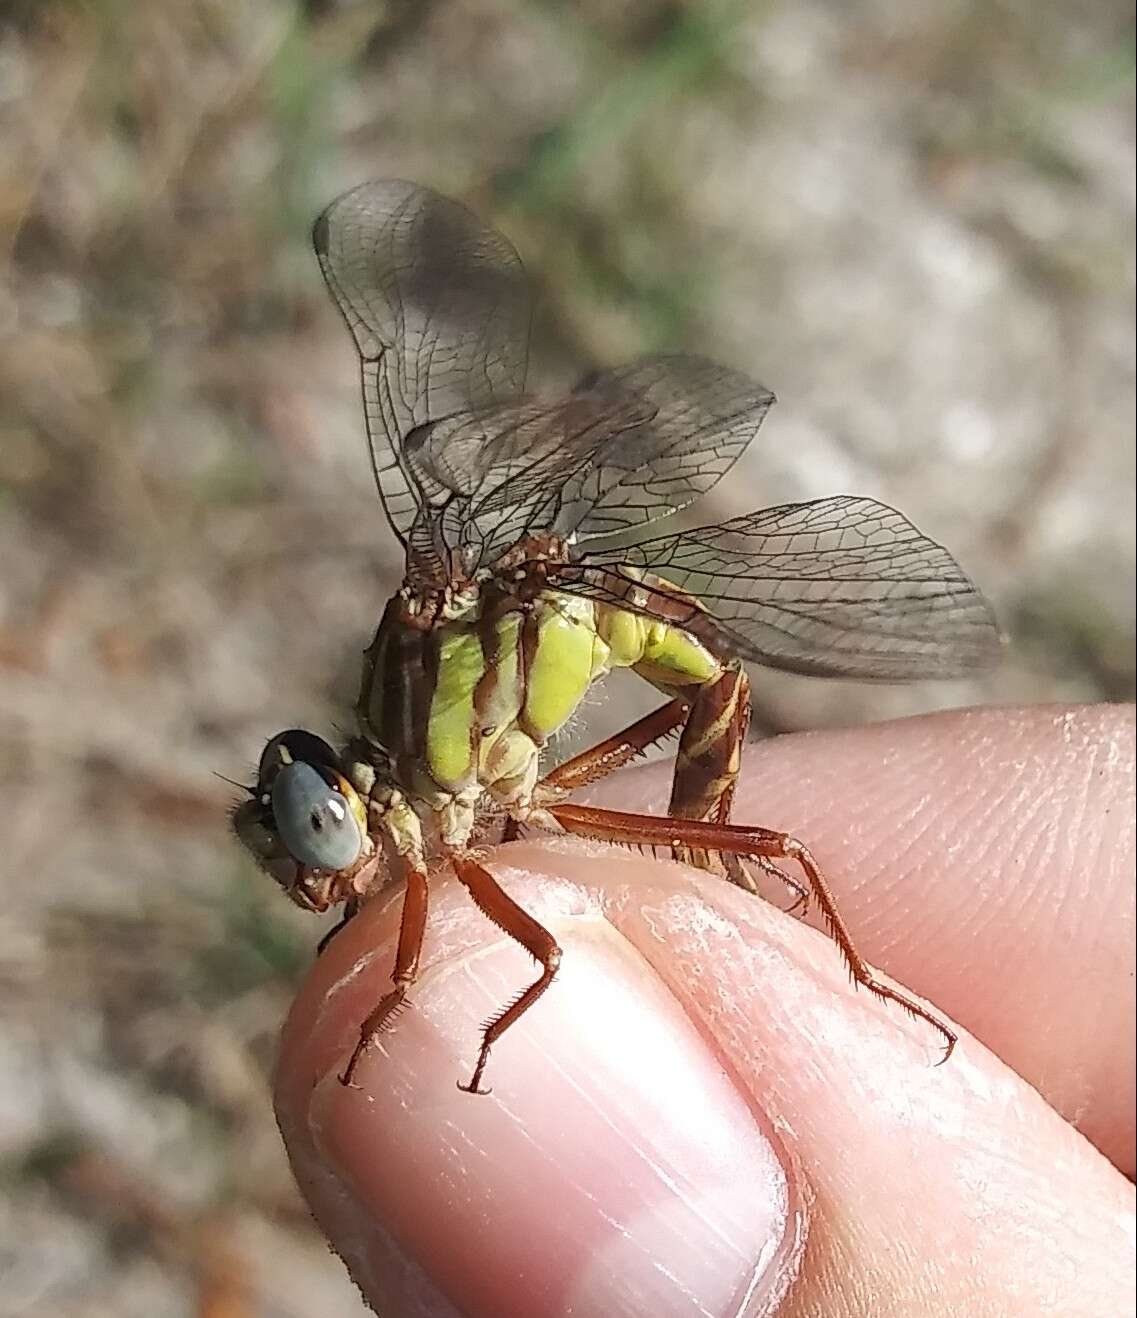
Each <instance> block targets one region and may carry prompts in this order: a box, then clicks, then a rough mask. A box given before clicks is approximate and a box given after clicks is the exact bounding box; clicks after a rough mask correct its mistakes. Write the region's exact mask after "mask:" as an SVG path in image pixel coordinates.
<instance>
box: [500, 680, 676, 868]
mask: <svg viewBox="0 0 1137 1318" xmlns="http://www.w3.org/2000/svg"><path fill="white" fill-rule="evenodd" d="M690 709H691V702H690V701H689V700H682V699H676V700H672V701H669V702H668V703H667V704H666V705H661V706H660V707H659V708H658V709H654V710H652V712H651V713H650V714H646V715H645V716H644V717H643V718H641V719H637V720H636V722H635V723H632V724H630V725H629V726H628V727H626V728H624V730H623V731H622V732H617V733H615V734H614V735H613V736H611V737H608V738H607V739H606V740H605V741H601V742H598V743H597V744H596V745H595V746H590V747H589V748H588V749H587V750H585V751H581V753H580V754H579V755H574V756H573V757H572V759H571V760H566V761H565V762H564V764H558V765H557V767H556V768H555V769H551V770H550V771H549V772H548V773H547V774H546V775H545V776H544V777H543V778H542V779H541V781H540V782H539V783H538V784H537V790H536V791H535V792H534V795H533V804H534V805H543V804H545V803H546V802H547V801H559V800H561V799H562V797H564V796H567V795H568V793H569V792H574V791H576V789H577V788H578V787H587V786H588V784H589V783H595V782H599V781H600V779H601V778H607V776H608V775H609V774H610V773H615V772H616V770H617V769H622V768H623V767H624V765H625V764H629V763H630V762H631V761H632V760H634V759H637V758H638V757H639V756H641V755H642V754H643V753H644V752H645V751H646V750H647V749H648V747H649V746H654V745H655V743H656V742H657V741H662V740H663V739H664V737H669V736H670V735H671V734H672V733H673V732H675V730H676V729H677V728H680V727H682V726H683V720H684V719H685V718H686V717H687V715H688V713H689V712H690ZM520 836H521V825H520V824H519V823H518V822H517V820H516V819H514V818H513V817H512V815H511V816H510V817H509V818H508V819H507V820H506V821H505V830H504V832H503V833H502V837H501V840H502V841H503V842H516V841H517V839H518V838H519V837H520Z"/></svg>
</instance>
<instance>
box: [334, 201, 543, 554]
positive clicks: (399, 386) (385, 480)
mask: <svg viewBox="0 0 1137 1318" xmlns="http://www.w3.org/2000/svg"><path fill="white" fill-rule="evenodd" d="M312 243H313V246H314V247H315V250H316V257H317V259H318V260H319V263H320V269H321V270H322V271H323V274H324V279H325V281H326V283H327V285H328V289H329V291H330V292H331V295H332V297H333V298H334V300H335V302H336V304H337V306H338V307H339V309H340V311H341V312H342V314H343V317H344V320H345V321H346V322H347V327H348V329H349V330H350V331H351V334H352V337H353V338H354V339H355V343H356V347H357V348H358V349H359V356H360V361H361V366H362V375H363V400H364V410H365V412H366V417H367V429H368V434H369V436H370V441H371V456H372V464H373V466H374V469H375V478H376V481H377V482H378V485H379V492H380V495H381V496H382V499H383V505H384V508H385V509H386V511H387V516H388V518H389V520H390V522H391V525H392V527H393V528H394V530H395V532H396V534H398V535H399V537H400V538H401V539H404V540H405V538H406V536H407V533H408V531H409V529H410V527H411V525H412V523H413V522H414V521H415V519H416V517H421V516H422V515H423V513H424V510H425V506H426V500H425V498H424V495H423V492H422V491H421V490H420V489H419V488H418V486H417V482H416V478H415V476H414V473H413V472H412V471H411V470H410V468H409V466H408V463H407V461H406V458H405V451H404V450H405V444H406V440H407V436H408V435H410V434H411V432H412V431H414V429H415V427H417V426H421V425H424V424H426V423H427V422H430V421H434V420H437V419H438V418H440V417H446V416H451V415H453V414H455V413H459V412H465V413H469V412H474V411H479V410H484V409H486V408H488V407H491V406H492V405H494V404H500V403H503V402H506V401H508V400H511V399H514V398H517V397H518V396H519V395H520V394H521V393H522V392H523V390H524V388H525V372H526V365H527V359H528V351H529V321H530V299H529V284H528V280H527V279H526V276H525V271H524V269H523V267H522V265H521V259H520V257H518V255H517V253H516V251H515V250H514V249H513V247H512V245H511V244H510V243H509V242H508V241H507V240H506V239H505V238H503V237H502V236H501V234H499V233H496V232H495V231H494V230H493V229H491V228H489V227H488V226H486V225H484V224H483V223H482V222H481V220H479V219H478V218H477V216H475V215H474V214H473V213H472V212H471V211H469V210H467V209H466V207H465V206H462V205H460V204H459V203H458V202H455V201H450V200H448V199H447V198H445V197H440V196H438V194H437V193H434V192H431V191H430V190H429V189H427V188H422V187H419V186H418V185H416V184H413V183H403V182H399V181H394V180H387V181H381V182H374V183H364V184H363V185H362V186H360V187H357V188H353V189H352V190H351V191H350V192H346V193H344V195H343V196H341V197H339V198H337V199H336V200H335V201H333V202H332V204H331V205H330V206H329V207H328V208H327V209H326V210H325V211H324V212H323V214H322V215H321V216H320V217H319V219H317V221H316V223H315V225H314V226H313V229H312Z"/></svg>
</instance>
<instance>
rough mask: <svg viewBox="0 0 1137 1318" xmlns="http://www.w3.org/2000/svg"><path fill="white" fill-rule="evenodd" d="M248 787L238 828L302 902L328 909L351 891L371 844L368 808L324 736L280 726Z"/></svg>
mask: <svg viewBox="0 0 1137 1318" xmlns="http://www.w3.org/2000/svg"><path fill="white" fill-rule="evenodd" d="M249 793H250V799H249V800H248V801H243V802H241V804H240V805H238V806H237V808H236V810H235V811H234V812H233V828H234V830H235V832H236V834H237V836H238V838H239V839H240V840H241V842H242V843H243V844H244V846H245V847H246V848H247V849H248V850H249V851H250V852H251V853H252V854H253V856H254V857H255V859H256V860H257V862H258V864H259V865H260V867H261V868H262V869H263V870H264V871H265V872H266V873H267V874H269V875H270V876H271V877H272V878H273V879H275V880H276V882H277V883H279V884H280V886H281V887H282V888H283V889H284V890H285V891H286V892H287V893H288V895H289V897H291V898H292V900H293V901H294V902H295V903H296V904H297V905H298V906H301V907H303V908H304V909H305V910H309V911H326V910H327V909H328V907H329V906H333V905H335V904H336V903H337V902H340V901H343V900H345V898H347V897H349V896H352V895H353V893H354V892H355V885H354V884H353V880H355V879H356V877H357V876H358V874H359V871H360V870H361V868H363V867H364V866H365V865H366V864H367V863H368V861H369V860H370V858H371V857H372V855H373V852H374V846H373V844H372V842H371V839H370V838H369V836H368V831H367V808H366V806H365V805H364V803H363V800H362V798H361V797H360V794H359V792H357V791H356V789H355V787H354V786H353V785H352V783H351V781H350V780H349V779H348V777H347V776H346V775H345V773H344V772H343V766H342V764H341V761H340V757H339V756H338V755H337V754H336V752H335V751H334V750H333V749H332V747H331V746H329V745H328V743H327V742H326V741H324V740H323V739H322V738H320V737H317V736H315V735H314V734H313V733H311V732H304V731H302V730H301V729H298V728H291V729H289V730H288V731H287V732H281V733H278V734H277V735H276V736H275V737H273V739H272V740H271V741H270V742H269V743H268V745H267V746H266V747H265V749H264V752H263V754H262V755H261V759H260V764H259V766H258V768H257V784H256V787H254V788H251V789H249Z"/></svg>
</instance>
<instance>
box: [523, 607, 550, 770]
mask: <svg viewBox="0 0 1137 1318" xmlns="http://www.w3.org/2000/svg"><path fill="white" fill-rule="evenodd" d="M540 635H541V633H540V615H539V613H538V611H537V610H536V609H530V610H529V611H527V612H526V614H525V617H524V619H523V621H522V623H521V644H520V647H519V651H518V653H519V657H520V669H521V671H520V673H519V677H520V679H521V708H520V710H518V713H517V726H518V727H519V728H520V729H521V731H522V732H524V733H525V735H526V736H527V737H528V738H529V739H530V741H532V743H533V744H534V746H543V745H544V744H545V739H544V737H542V736H541V734H540V733H539V732H538V731H537V730H536V729H535V728H533V727H532V726H531V725H530V723H529V720H528V718H527V717H526V714H525V697H526V696H527V694H528V692H529V674H530V673H531V672H532V671H533V660H534V658H535V657H536V654H537V645H538V642H539V641H540Z"/></svg>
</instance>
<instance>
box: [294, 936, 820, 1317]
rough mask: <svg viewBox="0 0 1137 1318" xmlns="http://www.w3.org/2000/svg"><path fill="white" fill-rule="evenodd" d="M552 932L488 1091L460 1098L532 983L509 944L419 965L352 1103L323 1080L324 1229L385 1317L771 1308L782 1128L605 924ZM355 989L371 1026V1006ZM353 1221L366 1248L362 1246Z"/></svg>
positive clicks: (785, 1216)
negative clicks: (536, 982)
mask: <svg viewBox="0 0 1137 1318" xmlns="http://www.w3.org/2000/svg"><path fill="white" fill-rule="evenodd" d="M552 932H553V933H554V935H555V936H556V937H557V938H558V940H559V941H560V942H561V944H562V947H563V948H564V960H563V963H562V969H561V971H560V973H559V974H558V976H557V979H556V980H555V981H554V983H553V986H552V987H551V988H550V990H549V991H548V992H547V993H546V994H545V996H544V997H543V998H542V999H541V1000H540V1001H539V1002H538V1004H537V1005H536V1006H535V1007H533V1008H532V1009H531V1010H530V1011H529V1012H528V1013H527V1015H526V1016H525V1017H524V1018H523V1019H522V1020H521V1021H520V1022H519V1023H518V1024H517V1025H516V1026H515V1027H514V1028H512V1029H511V1030H510V1031H509V1032H508V1033H507V1034H506V1035H505V1036H504V1038H503V1039H502V1040H501V1042H500V1043H499V1044H498V1045H497V1046H496V1047H495V1049H494V1052H493V1054H492V1056H491V1058H490V1063H489V1067H488V1069H487V1072H486V1077H485V1080H486V1083H487V1084H488V1085H489V1086H491V1087H492V1090H493V1092H492V1094H491V1095H490V1096H489V1097H476V1096H470V1095H468V1094H465V1093H462V1092H460V1091H459V1089H458V1088H457V1082H458V1081H462V1082H466V1081H467V1080H468V1079H469V1076H470V1072H471V1070H472V1067H473V1063H474V1060H475V1057H476V1053H477V1046H478V1042H479V1039H480V1033H481V1030H480V1027H481V1024H482V1022H484V1021H485V1019H486V1018H487V1017H489V1016H491V1015H492V1014H494V1013H495V1012H496V1011H497V1010H498V1009H499V1008H500V1007H501V1006H502V1005H503V1004H504V1003H507V1002H509V1001H512V1000H513V999H514V998H515V997H516V995H517V993H518V991H519V990H520V989H522V988H523V987H524V986H526V985H527V984H528V983H530V982H531V981H532V979H533V978H534V969H533V963H532V962H531V961H530V960H529V958H528V957H527V956H525V955H524V954H523V953H522V952H521V951H520V950H519V949H518V948H517V947H516V946H515V945H513V944H512V943H507V942H505V941H498V942H494V943H492V944H490V945H488V946H483V947H479V948H478V949H476V950H466V951H463V952H461V953H459V954H458V955H456V956H453V957H451V958H448V959H447V960H445V961H443V962H442V963H441V964H438V965H436V966H434V967H433V968H432V969H430V970H428V971H427V973H426V974H425V975H424V976H423V978H422V979H421V980H420V982H419V984H418V985H417V986H416V988H415V992H414V1005H413V1008H412V1009H411V1010H410V1011H408V1012H407V1013H406V1014H405V1015H403V1016H402V1017H400V1018H399V1020H398V1021H397V1023H396V1025H395V1027H394V1029H393V1030H392V1031H391V1032H390V1033H389V1034H388V1035H386V1036H384V1038H383V1040H382V1041H381V1043H380V1045H379V1046H375V1047H372V1048H371V1049H369V1051H368V1053H367V1055H366V1057H365V1060H364V1062H363V1064H362V1066H361V1067H360V1070H359V1072H358V1075H357V1079H358V1081H359V1083H360V1085H361V1086H362V1087H363V1088H362V1090H358V1091H357V1090H349V1089H345V1088H344V1087H343V1086H342V1085H340V1084H339V1083H338V1081H337V1080H336V1077H335V1074H334V1071H329V1073H328V1075H327V1076H325V1077H324V1078H323V1079H322V1080H321V1081H320V1083H319V1084H318V1086H317V1088H316V1091H315V1092H314V1094H313V1096H312V1103H311V1107H310V1121H311V1126H312V1132H311V1133H312V1137H313V1139H314V1141H315V1144H316V1146H317V1148H318V1150H319V1153H320V1155H321V1157H322V1159H323V1160H324V1162H325V1163H326V1164H327V1165H328V1166H329V1167H330V1168H331V1169H332V1171H333V1173H334V1176H335V1178H336V1180H337V1181H338V1182H339V1187H338V1189H337V1191H336V1193H335V1194H333V1195H330V1196H329V1201H332V1200H336V1201H337V1202H338V1209H336V1210H333V1212H335V1213H336V1215H339V1214H340V1213H343V1216H345V1217H347V1218H349V1219H351V1220H350V1221H348V1222H347V1223H346V1224H343V1223H331V1222H328V1223H325V1226H326V1227H327V1229H329V1231H330V1232H332V1234H333V1238H335V1236H336V1234H337V1233H339V1239H338V1240H337V1246H338V1247H339V1248H340V1249H341V1252H343V1253H344V1254H345V1257H347V1258H348V1261H349V1265H351V1266H352V1267H353V1270H354V1271H355V1273H356V1276H357V1280H360V1281H361V1284H363V1285H364V1286H365V1288H366V1289H367V1290H368V1291H369V1297H370V1298H371V1300H372V1303H377V1304H378V1305H379V1306H380V1311H388V1310H389V1311H390V1312H397V1313H400V1314H403V1313H412V1312H414V1313H423V1314H426V1313H441V1312H451V1313H457V1314H463V1315H468V1316H469V1318H490V1316H491V1315H492V1316H493V1318H512V1316H513V1315H517V1316H518V1318H520V1315H525V1316H526V1318H534V1315H548V1316H549V1318H556V1316H557V1315H561V1314H564V1315H569V1314H571V1315H573V1318H583V1316H585V1315H588V1316H592V1315H595V1316H596V1318H599V1316H600V1315H603V1318H617V1316H618V1315H629V1316H630V1315H645V1314H650V1315H652V1316H653V1318H669V1316H670V1315H675V1316H676V1318H679V1316H683V1318H686V1315H691V1318H695V1316H696V1315H697V1316H699V1318H718V1316H719V1315H723V1316H724V1318H725V1316H727V1315H729V1316H730V1318H734V1316H735V1315H753V1314H762V1313H768V1312H771V1311H772V1308H773V1307H774V1305H775V1304H776V1302H777V1300H778V1299H779V1297H780V1295H781V1294H782V1293H783V1292H784V1289H785V1286H786V1285H787V1283H788V1279H789V1278H790V1277H791V1274H792V1272H793V1270H794V1267H795V1266H796V1258H797V1255H798V1253H799V1252H800V1250H799V1245H800V1240H801V1237H802V1233H803V1232H802V1215H801V1212H800V1206H799V1204H798V1202H797V1197H796V1194H795V1188H794V1185H793V1182H792V1180H791V1176H790V1174H789V1173H788V1171H787V1165H788V1163H787V1160H786V1159H784V1158H783V1157H782V1156H781V1155H780V1151H779V1147H778V1145H777V1142H776V1140H775V1138H774V1136H773V1134H772V1132H771V1131H769V1130H768V1129H764V1126H763V1122H762V1119H761V1117H760V1115H757V1114H755V1113H754V1112H753V1111H752V1109H751V1107H750V1106H749V1104H748V1102H747V1101H746V1100H745V1099H744V1098H743V1097H742V1095H741V1093H740V1092H739V1089H738V1088H736V1086H735V1085H734V1083H732V1081H731V1078H730V1076H729V1074H728V1071H727V1069H725V1067H724V1064H723V1060H722V1059H720V1058H719V1057H717V1056H716V1055H715V1053H714V1051H713V1049H712V1048H711V1046H709V1045H708V1043H707V1041H706V1040H705V1039H704V1037H703V1036H702V1035H701V1034H700V1033H699V1031H698V1030H697V1029H696V1027H695V1026H694V1025H693V1024H692V1022H691V1021H690V1019H689V1018H688V1017H687V1015H686V1014H685V1013H684V1011H683V1010H682V1008H681V1007H680V1005H679V1004H678V1003H677V1002H676V1000H675V998H674V997H673V996H672V995H671V993H670V992H669V991H668V990H667V989H666V987H665V986H664V985H663V983H662V982H661V981H660V980H659V979H658V978H657V977H656V975H655V974H654V973H653V972H652V971H651V970H650V968H648V967H647V965H646V963H645V962H644V961H643V959H642V958H641V956H640V955H639V954H638V953H637V952H636V951H635V950H634V949H633V948H632V947H631V946H630V944H629V943H628V942H627V941H626V940H625V939H624V938H623V937H622V936H621V935H620V934H619V933H618V932H617V931H616V930H615V929H613V928H612V926H611V925H609V924H608V923H607V922H606V921H604V920H603V919H600V918H597V917H595V916H593V917H586V918H572V919H564V920H562V921H561V922H560V923H559V924H557V923H554V924H553V925H552ZM381 987H382V986H381V984H371V985H369V990H375V989H381ZM351 991H352V994H353V1007H354V1000H355V998H357V997H358V999H359V1004H360V1007H361V1011H360V1013H359V1016H358V1017H357V1018H356V1019H361V1018H362V1016H363V1015H365V1014H366V1011H367V1007H368V1006H369V1005H370V1003H369V1002H365V1001H364V998H366V996H367V994H366V993H364V994H363V996H362V997H360V996H359V994H360V987H359V985H355V984H353V985H352V989H351ZM372 995H373V994H372ZM350 1044H351V1038H350V1035H345V1038H344V1052H345V1053H346V1051H347V1049H348V1048H349V1047H350ZM337 1061H338V1062H340V1063H342V1058H338V1059H337ZM345 1206H346V1207H347V1211H346V1213H344V1212H343V1210H344V1208H345ZM317 1211H318V1212H319V1209H317ZM364 1221H367V1222H369V1223H371V1224H376V1226H377V1231H378V1235H377V1236H372V1237H371V1238H370V1239H367V1240H365V1238H364V1236H363V1235H362V1234H361V1232H362V1230H363V1223H364ZM344 1226H346V1229H347V1231H348V1232H349V1233H350V1232H351V1231H352V1230H354V1232H355V1244H354V1246H353V1244H352V1242H351V1240H350V1239H349V1240H348V1241H347V1243H346V1245H345V1241H344V1236H343V1228H344ZM379 1239H381V1240H382V1241H383V1242H385V1243H384V1244H383V1246H382V1248H379V1249H378V1250H377V1249H376V1248H375V1243H376V1240H379ZM353 1248H355V1249H356V1257H355V1258H354V1259H353V1258H352V1257H351V1253H352V1249H353ZM364 1254H366V1256H367V1262H366V1263H364V1261H363V1255H364ZM377 1257H378V1260H379V1261H378V1262H376V1259H377ZM364 1269H366V1270H367V1276H366V1277H364V1276H362V1275H361V1272H362V1271H363V1270H364ZM408 1288H410V1289H413V1290H414V1292H415V1294H414V1297H413V1303H414V1305H415V1306H416V1307H414V1308H412V1307H410V1306H411V1300H409V1299H408ZM428 1290H429V1292H430V1295H431V1297H432V1298H431V1299H430V1300H429V1302H426V1301H424V1299H423V1297H424V1296H425V1295H426V1294H427V1291H428ZM424 1303H425V1304H426V1307H422V1306H423V1304H424ZM382 1305H386V1306H388V1310H384V1309H383V1308H382V1307H381V1306H382ZM444 1305H446V1306H448V1307H442V1306H444Z"/></svg>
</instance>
